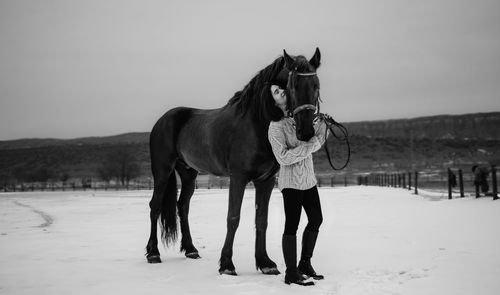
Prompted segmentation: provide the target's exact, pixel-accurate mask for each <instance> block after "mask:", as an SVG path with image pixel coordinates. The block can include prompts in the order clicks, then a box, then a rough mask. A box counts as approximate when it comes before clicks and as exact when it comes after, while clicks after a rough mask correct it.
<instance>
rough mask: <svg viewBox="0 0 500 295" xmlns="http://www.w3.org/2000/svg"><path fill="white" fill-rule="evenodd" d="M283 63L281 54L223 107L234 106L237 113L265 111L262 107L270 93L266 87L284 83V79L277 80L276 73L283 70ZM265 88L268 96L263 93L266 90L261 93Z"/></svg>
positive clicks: (260, 112) (259, 112)
mask: <svg viewBox="0 0 500 295" xmlns="http://www.w3.org/2000/svg"><path fill="white" fill-rule="evenodd" d="M284 65H285V59H284V58H283V57H282V56H281V57H278V58H277V59H276V60H274V62H273V63H272V64H270V65H268V66H267V67H265V68H264V69H262V70H261V71H259V72H258V73H257V75H255V76H254V77H253V78H252V80H250V82H248V84H247V85H245V87H244V88H243V89H242V90H240V91H238V92H236V93H235V94H234V96H233V97H232V98H231V99H230V100H229V101H228V102H227V104H226V106H225V107H230V106H234V107H235V108H236V110H237V112H239V113H246V112H248V111H251V112H253V113H255V114H262V113H263V112H265V110H263V109H262V108H263V107H265V105H267V103H266V102H268V101H267V100H268V99H269V96H270V93H271V92H270V91H269V90H268V89H269V87H270V86H271V84H283V83H286V81H285V82H283V81H278V79H279V78H278V74H280V72H281V71H282V70H283V68H284ZM281 80H283V79H281ZM266 90H267V92H269V96H268V95H264V94H267V92H266V93H263V92H264V91H266ZM271 100H272V97H271Z"/></svg>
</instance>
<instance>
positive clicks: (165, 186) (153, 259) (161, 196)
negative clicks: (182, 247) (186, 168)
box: [146, 161, 177, 263]
mask: <svg viewBox="0 0 500 295" xmlns="http://www.w3.org/2000/svg"><path fill="white" fill-rule="evenodd" d="M174 163H175V161H172V163H171V165H167V166H164V169H163V170H162V171H160V172H158V173H155V174H154V175H155V177H154V190H153V197H152V198H151V201H150V202H149V208H150V213H149V218H150V220H151V232H150V236H149V240H148V244H147V246H146V258H147V260H148V262H149V263H160V262H161V259H160V252H159V251H158V238H157V231H158V218H159V217H160V215H161V214H162V210H164V209H165V208H164V207H165V205H168V203H170V202H172V201H173V202H174V204H175V197H176V196H175V195H176V194H177V183H176V179H175V172H174V169H173V165H174ZM167 198H174V200H172V201H170V202H169V200H166V199H167ZM166 202H167V203H166ZM174 208H175V205H174ZM174 210H175V209H174ZM163 213H165V212H163ZM171 214H172V213H171ZM173 214H175V211H174V212H173ZM174 222H175V220H174ZM174 236H175V234H174ZM167 242H168V241H167Z"/></svg>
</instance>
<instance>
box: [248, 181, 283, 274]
mask: <svg viewBox="0 0 500 295" xmlns="http://www.w3.org/2000/svg"><path fill="white" fill-rule="evenodd" d="M275 180H276V178H275V177H274V176H273V177H271V178H270V179H268V180H265V181H259V182H257V181H254V185H255V231H256V234H255V265H256V267H257V269H260V270H261V271H262V273H264V274H270V275H278V274H280V272H279V270H278V268H277V266H276V263H274V262H273V261H272V260H271V259H270V258H269V256H267V250H266V231H267V216H268V212H269V199H270V198H271V192H272V190H273V187H274V183H275Z"/></svg>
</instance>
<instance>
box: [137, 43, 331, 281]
mask: <svg viewBox="0 0 500 295" xmlns="http://www.w3.org/2000/svg"><path fill="white" fill-rule="evenodd" d="M283 53H284V54H283V56H282V57H279V58H277V59H276V60H275V61H274V62H273V63H272V64H270V65H269V66H267V67H266V68H264V69H263V70H261V71H260V72H259V73H258V74H257V75H256V76H255V77H254V78H253V79H252V80H251V81H250V82H249V83H248V84H247V85H246V86H245V87H244V88H243V90H241V91H238V92H236V93H235V94H234V96H233V97H232V98H231V99H230V100H229V101H228V103H227V104H226V105H225V106H223V107H222V108H219V109H213V110H201V109H194V108H187V107H178V108H174V109H171V110H169V111H168V112H167V113H165V114H164V115H163V116H162V117H161V118H160V119H159V120H158V122H157V123H156V124H155V126H154V127H153V129H152V131H151V135H150V153H151V168H152V172H153V177H154V192H153V197H152V199H151V201H150V203H149V206H150V208H151V211H150V218H151V236H150V238H149V241H148V244H147V247H146V252H147V253H146V256H147V260H148V262H150V263H159V262H161V260H160V252H159V251H158V247H157V245H158V239H157V237H156V235H157V223H158V218H160V220H161V227H162V238H163V240H164V242H165V243H166V244H167V246H168V245H169V244H170V243H173V242H175V240H176V238H177V213H178V214H179V219H180V228H181V234H182V237H181V251H184V252H185V255H186V257H188V258H199V257H200V256H199V254H198V250H197V249H196V248H195V246H194V245H193V241H192V238H191V233H190V230H189V221H188V215H189V202H190V199H191V196H192V195H193V192H194V188H195V179H196V176H197V174H198V171H205V172H208V173H211V174H214V175H217V176H229V177H230V185H229V210H228V214H227V233H226V240H225V242H224V247H223V248H222V253H221V258H220V261H219V263H220V268H219V272H220V273H221V274H229V275H236V272H235V267H234V265H233V261H232V256H233V241H234V235H235V233H236V229H237V228H238V225H239V221H240V211H241V203H242V199H243V194H244V191H245V187H246V185H247V183H249V182H250V181H252V182H253V184H254V186H255V191H256V196H255V203H256V204H255V208H256V209H255V210H256V214H255V226H256V242H255V259H256V267H257V269H260V270H261V271H262V272H263V273H264V274H279V271H278V269H277V267H276V263H274V262H273V261H272V260H271V259H270V258H269V257H268V255H267V251H266V230H267V215H268V206H269V198H270V196H271V192H272V189H273V187H274V183H275V174H276V172H277V171H278V169H279V165H278V163H277V162H276V159H275V158H274V155H273V152H272V150H271V145H270V143H269V141H268V136H267V132H268V127H269V123H270V121H271V120H279V119H280V118H282V117H283V112H282V111H281V110H280V109H279V108H278V107H276V106H275V103H274V100H273V98H272V96H271V91H270V85H271V84H278V85H283V87H286V90H287V94H288V95H287V97H288V106H290V108H289V109H290V110H294V111H293V112H291V113H290V115H293V116H294V119H295V122H296V128H297V137H298V139H300V140H304V141H307V140H309V139H310V138H311V137H312V136H313V135H314V129H313V119H314V112H315V110H316V105H317V103H318V97H319V80H318V77H317V75H316V69H317V68H318V67H319V65H320V58H321V55H320V52H319V49H318V48H316V51H315V53H314V56H313V57H312V58H311V59H310V60H309V61H308V60H307V59H306V58H305V57H304V56H296V57H291V56H289V55H288V54H287V53H286V51H283ZM285 85H286V86H285ZM174 170H175V171H177V173H178V175H179V177H180V179H181V182H182V186H181V192H180V196H179V199H178V200H177V183H176V176H175V172H174Z"/></svg>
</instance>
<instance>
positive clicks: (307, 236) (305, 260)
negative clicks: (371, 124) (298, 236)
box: [298, 230, 325, 280]
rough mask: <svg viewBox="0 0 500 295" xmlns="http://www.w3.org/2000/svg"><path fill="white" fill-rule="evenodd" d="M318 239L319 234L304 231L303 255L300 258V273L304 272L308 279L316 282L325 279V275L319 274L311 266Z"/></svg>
mask: <svg viewBox="0 0 500 295" xmlns="http://www.w3.org/2000/svg"><path fill="white" fill-rule="evenodd" d="M317 239H318V232H313V231H308V230H305V231H304V235H303V236H302V255H301V257H300V262H299V267H298V269H299V271H300V272H302V273H303V274H305V275H306V276H308V277H311V278H313V279H315V280H322V279H324V278H325V277H324V276H323V275H319V274H317V273H316V271H314V268H313V267H312V265H311V258H312V256H313V252H314V247H315V246H316V240H317Z"/></svg>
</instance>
